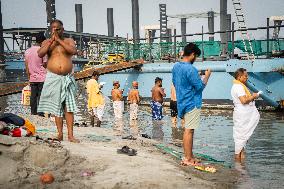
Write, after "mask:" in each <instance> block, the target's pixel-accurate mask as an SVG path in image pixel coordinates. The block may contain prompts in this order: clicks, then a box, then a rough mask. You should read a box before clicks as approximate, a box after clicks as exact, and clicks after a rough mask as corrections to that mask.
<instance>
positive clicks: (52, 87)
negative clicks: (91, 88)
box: [37, 71, 77, 117]
mask: <svg viewBox="0 0 284 189" xmlns="http://www.w3.org/2000/svg"><path fill="white" fill-rule="evenodd" d="M76 91H77V84H76V81H75V79H74V77H73V75H72V74H68V75H65V76H64V75H57V74H55V73H52V72H50V71H48V72H47V74H46V79H45V82H44V85H43V88H42V92H41V96H40V101H39V105H38V109H37V111H38V112H44V113H50V114H53V115H55V116H57V117H63V114H64V107H65V106H66V109H67V112H75V111H76V110H77V106H76V101H75V94H76Z"/></svg>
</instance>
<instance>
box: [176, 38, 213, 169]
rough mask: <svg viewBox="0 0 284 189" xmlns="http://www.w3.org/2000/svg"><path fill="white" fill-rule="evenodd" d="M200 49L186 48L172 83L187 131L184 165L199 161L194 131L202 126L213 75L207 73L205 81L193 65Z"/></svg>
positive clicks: (209, 72)
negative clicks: (207, 87) (205, 93)
mask: <svg viewBox="0 0 284 189" xmlns="http://www.w3.org/2000/svg"><path fill="white" fill-rule="evenodd" d="M200 54H201V51H200V49H199V48H198V47H197V46H196V45H195V44H193V43H189V44H187V45H186V46H185V47H184V52H183V58H182V60H181V61H180V62H177V63H176V64H175V65H174V67H173V70H172V81H173V84H174V87H175V89H176V97H177V107H178V116H179V117H180V118H184V121H185V126H184V127H185V131H184V134H183V148H184V156H185V157H184V159H183V160H182V162H181V164H182V165H186V166H187V165H196V164H197V163H198V161H197V159H195V158H194V156H193V153H192V148H193V135H194V130H195V129H197V128H198V127H199V125H200V112H201V105H202V91H203V89H204V88H205V85H206V84H207V82H208V79H209V77H210V75H211V71H210V70H206V71H205V76H204V79H203V81H202V80H201V78H200V76H199V74H198V70H197V69H196V68H195V67H194V66H193V65H192V64H193V63H194V62H195V60H196V57H198V56H200Z"/></svg>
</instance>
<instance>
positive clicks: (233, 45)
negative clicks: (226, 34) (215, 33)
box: [231, 22, 235, 59]
mask: <svg viewBox="0 0 284 189" xmlns="http://www.w3.org/2000/svg"><path fill="white" fill-rule="evenodd" d="M232 30H233V31H234V30H235V22H232ZM234 49H235V32H232V54H231V58H232V59H234V58H235V56H234V55H235V54H234Z"/></svg>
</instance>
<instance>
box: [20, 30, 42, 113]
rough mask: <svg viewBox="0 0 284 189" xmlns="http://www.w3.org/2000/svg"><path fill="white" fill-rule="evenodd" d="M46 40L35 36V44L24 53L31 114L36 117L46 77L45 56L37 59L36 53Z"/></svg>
mask: <svg viewBox="0 0 284 189" xmlns="http://www.w3.org/2000/svg"><path fill="white" fill-rule="evenodd" d="M45 39H46V38H45V37H44V35H43V34H42V33H38V34H37V35H36V36H35V44H34V45H33V46H32V47H30V48H29V49H27V50H26V52H25V66H26V73H27V76H28V80H29V83H30V87H31V96H30V106H31V114H32V115H37V114H38V113H37V106H38V102H39V98H40V94H41V91H42V87H43V82H44V80H45V76H46V63H47V56H44V57H43V58H42V57H39V56H38V53H37V51H38V50H39V49H40V46H41V43H42V42H43V41H44V40H45Z"/></svg>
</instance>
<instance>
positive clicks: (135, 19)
mask: <svg viewBox="0 0 284 189" xmlns="http://www.w3.org/2000/svg"><path fill="white" fill-rule="evenodd" d="M131 2H132V3H131V5H132V31H133V42H134V45H133V58H134V59H138V58H140V51H139V43H140V40H139V39H140V34H139V4H138V0H131Z"/></svg>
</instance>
